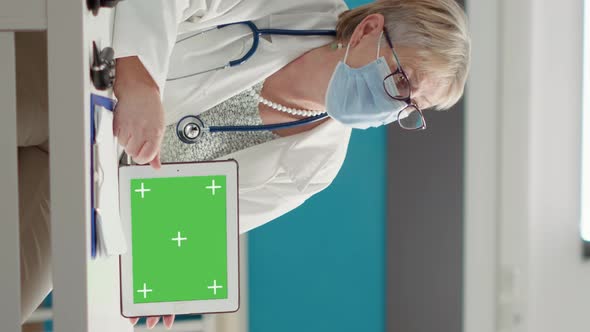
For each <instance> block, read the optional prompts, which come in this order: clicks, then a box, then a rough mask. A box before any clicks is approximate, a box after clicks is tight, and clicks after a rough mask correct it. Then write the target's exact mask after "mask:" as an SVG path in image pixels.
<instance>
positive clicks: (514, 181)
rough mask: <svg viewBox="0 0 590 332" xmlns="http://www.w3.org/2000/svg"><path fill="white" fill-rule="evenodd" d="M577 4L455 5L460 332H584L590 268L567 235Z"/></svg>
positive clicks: (574, 174)
mask: <svg viewBox="0 0 590 332" xmlns="http://www.w3.org/2000/svg"><path fill="white" fill-rule="evenodd" d="M582 4H583V1H581V0H575V1H574V0H567V1H550V0H500V1H489V0H471V1H469V2H468V4H467V6H468V8H469V14H470V16H471V21H472V31H473V38H474V42H473V46H474V49H473V56H474V61H473V71H472V75H471V81H470V83H469V84H470V85H469V88H468V96H467V100H468V103H467V109H466V112H467V117H468V121H467V126H468V128H467V135H468V137H467V139H466V141H467V142H468V145H467V156H466V168H467V178H466V180H467V183H466V190H467V194H466V214H465V216H466V232H465V249H466V260H465V264H466V266H465V278H466V288H465V327H464V331H465V332H481V331H486V332H488V331H527V332H529V331H530V332H533V331H534V332H545V331H547V332H549V331H551V332H554V331H566V332H577V331H588V328H589V323H590V319H588V318H586V317H588V310H589V308H590V262H584V261H583V259H582V257H581V242H580V241H581V240H580V234H579V210H580V209H579V207H580V203H579V197H580V190H579V184H580V160H581V157H580V147H581V131H580V129H581V127H580V126H581V111H582V100H581V97H582V31H583V30H582V29H583V26H582V12H583V10H582V9H583V7H582ZM486 13H487V15H486ZM496 14H497V16H496ZM494 37H497V39H494ZM496 45H497V46H498V47H497V48H495V49H494V46H496ZM494 58H495V59H497V61H494ZM486 234H487V236H486ZM490 267H491V268H490ZM490 294H493V295H492V296H491V295H490ZM478 325H479V326H478Z"/></svg>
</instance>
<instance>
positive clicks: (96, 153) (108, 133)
mask: <svg viewBox="0 0 590 332" xmlns="http://www.w3.org/2000/svg"><path fill="white" fill-rule="evenodd" d="M115 105H116V102H115V100H113V99H111V98H108V97H104V96H100V95H96V94H91V95H90V180H91V184H90V192H91V194H90V196H91V197H90V198H91V203H90V204H91V209H90V211H91V217H90V220H91V225H90V237H91V238H90V253H91V257H92V258H93V259H96V258H97V257H100V256H112V255H121V254H124V253H125V252H127V244H126V242H125V237H124V234H123V228H122V225H121V220H120V215H119V193H118V182H119V179H118V152H117V151H118V143H117V139H116V138H115V137H114V135H113V131H112V124H113V111H114V109H115Z"/></svg>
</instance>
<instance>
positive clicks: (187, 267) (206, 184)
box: [130, 176, 228, 303]
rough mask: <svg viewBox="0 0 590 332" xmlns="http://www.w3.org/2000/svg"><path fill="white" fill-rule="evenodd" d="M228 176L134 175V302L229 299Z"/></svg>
mask: <svg viewBox="0 0 590 332" xmlns="http://www.w3.org/2000/svg"><path fill="white" fill-rule="evenodd" d="M225 185H226V178H225V176H191V177H170V178H153V179H133V180H131V190H130V191H131V192H130V195H131V247H132V256H133V288H134V294H133V303H151V302H175V301H195V300H209V299H226V298H227V296H228V290H227V224H226V204H227V197H226V196H227V195H226V190H225Z"/></svg>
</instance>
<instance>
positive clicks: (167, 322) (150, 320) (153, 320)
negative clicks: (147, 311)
mask: <svg viewBox="0 0 590 332" xmlns="http://www.w3.org/2000/svg"><path fill="white" fill-rule="evenodd" d="M174 316H175V315H166V316H162V317H163V321H164V326H166V328H167V329H171V328H172V324H173V323H174ZM138 320H139V317H134V318H129V321H131V324H133V325H135V324H137V321H138ZM159 321H160V316H150V317H147V320H146V325H147V328H148V329H152V328H154V326H156V324H158V322H159Z"/></svg>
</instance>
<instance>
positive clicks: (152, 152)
mask: <svg viewBox="0 0 590 332" xmlns="http://www.w3.org/2000/svg"><path fill="white" fill-rule="evenodd" d="M157 154H158V150H157V149H156V147H155V144H154V143H153V142H152V141H146V142H145V143H144V144H143V146H142V147H141V148H140V149H139V151H138V152H137V156H136V157H135V158H134V159H135V161H136V162H137V163H140V162H139V161H143V163H141V164H145V163H147V162H149V163H150V164H151V161H152V160H154V158H156V156H157Z"/></svg>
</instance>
